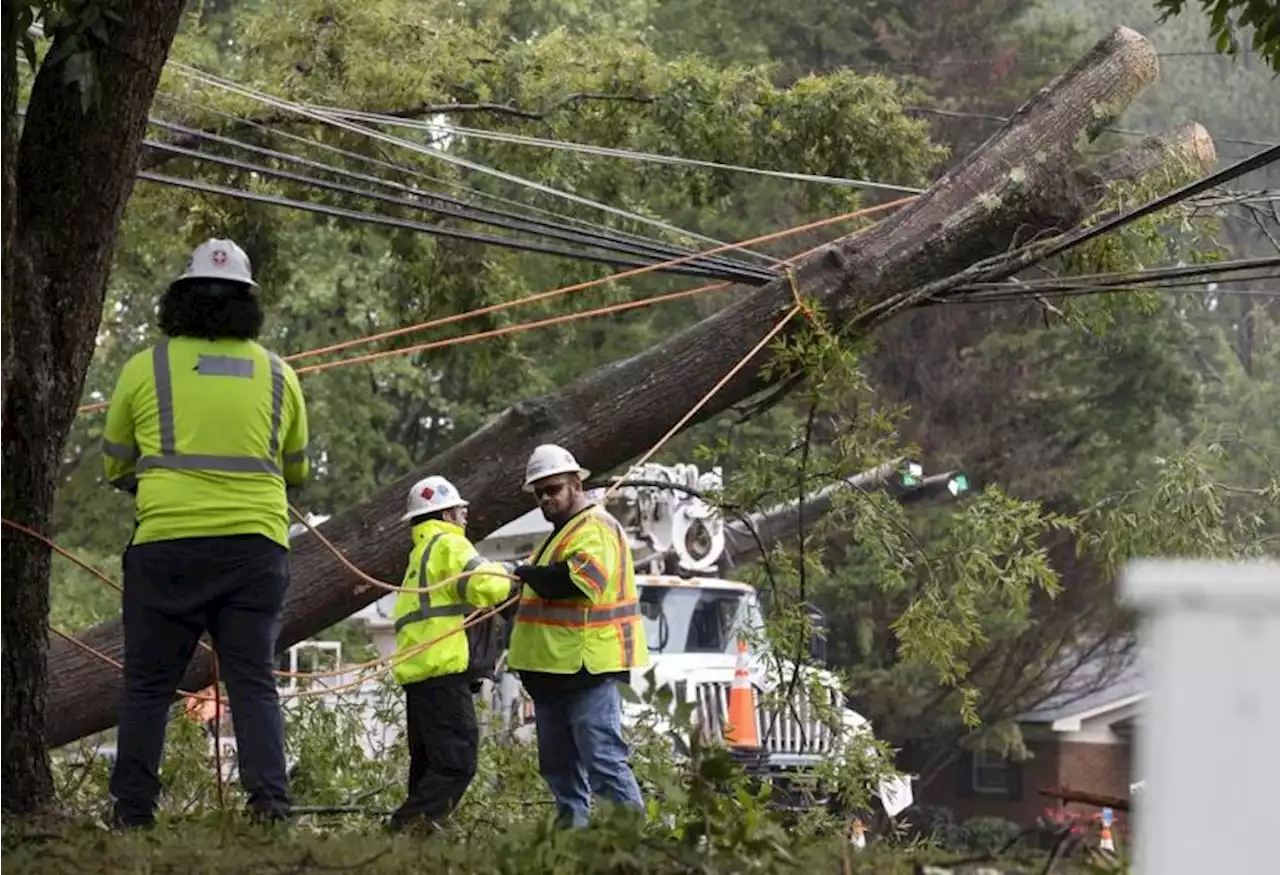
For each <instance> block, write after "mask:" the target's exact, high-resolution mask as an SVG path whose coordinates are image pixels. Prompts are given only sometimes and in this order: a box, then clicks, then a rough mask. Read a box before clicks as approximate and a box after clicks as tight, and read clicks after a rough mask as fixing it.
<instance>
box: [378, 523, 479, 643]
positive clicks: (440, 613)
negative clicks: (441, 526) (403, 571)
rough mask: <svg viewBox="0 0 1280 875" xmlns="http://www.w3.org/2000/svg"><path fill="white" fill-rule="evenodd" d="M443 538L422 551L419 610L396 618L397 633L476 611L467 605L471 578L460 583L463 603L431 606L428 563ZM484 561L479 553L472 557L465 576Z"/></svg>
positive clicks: (464, 570)
mask: <svg viewBox="0 0 1280 875" xmlns="http://www.w3.org/2000/svg"><path fill="white" fill-rule="evenodd" d="M443 537H444V533H443V532H441V533H440V534H438V535H435V536H433V537H432V538H431V540H430V541H428V542H427V548H426V549H425V550H423V551H422V559H420V560H419V562H418V586H419V587H420V588H421V589H422V590H423V592H420V593H418V608H417V610H414V611H410V612H409V613H407V614H405V615H404V616H403V617H397V618H396V632H399V631H400V630H401V629H403V628H404V627H405V626H407V625H409V624H410V623H416V622H418V621H419V620H431V619H434V618H435V617H465V616H466V615H467V614H469V613H471V612H472V611H474V610H476V608H475V607H474V606H473V605H469V604H467V603H466V598H467V582H468V581H469V580H470V579H471V578H469V577H464V578H462V579H461V580H459V581H458V596H459V597H460V598H462V599H463V601H461V602H454V603H453V604H449V605H433V604H431V593H429V592H426V588H427V584H428V578H427V563H428V562H430V561H431V549H432V548H433V547H435V545H436V541H439V540H440V539H441V538H443ZM484 561H485V560H484V557H483V556H481V555H479V554H478V553H477V554H476V555H475V556H472V557H471V561H469V562H468V563H467V564H466V566H464V567H463V569H462V572H463V574H466V573H468V572H471V571H475V570H476V569H477V568H479V567H480V566H481V565H483V564H484Z"/></svg>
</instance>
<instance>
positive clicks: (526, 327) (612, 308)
mask: <svg viewBox="0 0 1280 875" xmlns="http://www.w3.org/2000/svg"><path fill="white" fill-rule="evenodd" d="M729 285H730V283H712V284H711V285H705V286H697V287H695V288H692V289H681V290H680V291H678V292H668V293H666V294H663V295H654V296H653V297H652V298H641V299H639V300H637V301H624V302H622V303H620V304H608V305H606V306H604V307H596V308H594V309H592V310H581V311H579V312H577V313H563V314H561V315H559V316H549V317H547V318H546V319H538V320H536V321H533V322H520V323H517V324H515V325H506V326H503V327H502V328H491V329H489V330H488V331H479V332H475V333H473V334H463V335H461V336H459V337H446V338H444V339H442V340H432V341H428V342H427V343H419V344H415V345H414V346H402V347H399V348H397V349H387V350H383V351H381V352H371V353H366V354H365V355H359V356H353V357H352V358H346V359H334V360H333V361H328V362H317V363H316V364H314V365H304V366H303V367H300V368H298V369H297V374H298V376H300V377H301V376H303V375H305V374H314V373H316V372H317V371H327V370H329V369H330V368H339V367H344V366H346V365H358V364H363V363H365V362H374V361H379V360H380V359H385V358H392V357H394V356H400V355H410V354H412V353H415V352H426V351H427V350H429V349H441V348H443V347H446V346H457V345H458V344H462V343H473V342H474V341H477V340H488V339H489V338H492V337H501V336H503V335H505V334H517V333H519V332H521V331H531V330H532V329H534V328H546V327H548V326H550V325H559V324H561V323H564V322H577V321H578V320H580V319H590V318H593V317H595V316H608V315H609V314H611V313H625V312H626V311H628V310H636V309H639V308H641V307H650V306H652V305H654V304H665V303H666V302H668V301H676V300H680V299H681V298H689V297H692V296H694V295H698V294H702V293H704V292H714V291H717V290H719V289H723V288H725V287H726V286H729Z"/></svg>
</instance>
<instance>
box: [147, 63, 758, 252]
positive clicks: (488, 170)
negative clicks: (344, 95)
mask: <svg viewBox="0 0 1280 875" xmlns="http://www.w3.org/2000/svg"><path fill="white" fill-rule="evenodd" d="M170 66H172V67H173V68H174V69H175V70H176V71H177V72H178V73H179V74H180V75H183V76H186V77H187V78H189V79H193V80H195V81H197V82H202V83H204V84H206V85H212V86H214V87H216V88H221V89H223V90H226V91H230V92H232V93H234V94H239V95H240V96H242V97H248V98H251V99H253V100H257V101H259V102H260V103H264V104H266V105H268V106H274V107H276V108H277V109H283V110H285V111H287V112H292V113H294V114H297V115H301V116H304V117H307V118H311V119H313V120H315V121H321V122H324V123H326V124H330V125H333V126H334V127H338V128H343V129H345V130H348V131H352V132H354V133H359V134H364V135H365V136H367V137H370V138H372V139H375V140H379V141H382V142H384V143H389V144H391V145H395V146H400V147H402V148H406V149H409V150H410V151H413V152H417V153H418V154H421V155H426V156H429V157H432V158H435V159H437V160H440V161H444V162H446V163H450V164H455V165H457V166H460V167H466V168H467V169H469V170H474V171H476V172H478V173H484V174H488V175H492V176H496V177H497V178H499V179H505V180H507V181H508V182H514V183H517V184H519V185H524V186H527V187H529V188H532V189H534V190H537V191H541V192H543V193H546V194H551V195H554V196H556V197H561V198H564V199H566V200H569V201H572V202H574V203H578V204H581V205H583V206H588V207H592V208H594V209H597V210H601V211H603V212H607V213H611V214H613V215H618V216H622V217H625V218H628V219H631V220H633V221H638V222H643V223H645V224H648V225H652V226H654V227H658V228H662V229H663V230H665V231H667V232H670V233H675V234H680V235H683V236H685V237H687V238H690V239H697V240H701V241H703V242H707V243H712V244H714V245H716V246H723V245H724V243H723V242H721V241H719V240H716V239H715V238H712V237H707V236H705V235H702V234H698V233H696V232H693V231H686V230H684V229H682V228H679V227H676V226H675V225H672V224H670V223H668V222H663V221H661V220H659V219H653V218H650V217H648V216H643V215H641V214H639V213H633V212H630V211H629V210H623V209H620V208H618V207H614V206H610V205H608V204H604V203H600V202H598V201H594V200H591V199H590V198H585V197H581V196H579V195H576V194H572V193H570V192H566V191H562V190H560V189H557V188H555V187H553V186H549V185H544V184H542V183H540V182H535V181H533V180H530V179H525V178H523V177H521V176H517V175H516V174H513V173H507V172H506V171H502V170H498V169H496V168H493V167H489V166H487V165H484V164H480V163H479V162H476V161H471V160H469V159H466V158H462V157H459V156H457V155H452V154H450V153H449V152H447V151H442V150H436V149H429V148H427V147H425V146H422V145H420V144H418V143H415V142H413V141H411V140H406V139H404V138H402V137H392V136H389V135H387V134H384V133H382V132H381V131H378V130H375V129H374V128H369V127H364V126H362V125H356V124H352V123H350V122H347V121H344V120H343V119H340V118H335V117H332V116H327V115H325V114H324V113H317V112H313V111H311V110H309V109H306V108H304V107H302V106H301V105H300V104H297V103H294V102H292V101H286V100H281V99H279V98H276V97H272V96H271V95H270V94H267V93H266V92H263V91H259V90H257V89H253V88H248V87H245V86H242V85H239V84H237V83H235V82H232V81H230V80H227V79H223V78H221V77H219V76H214V75H212V74H210V73H206V72H204V71H202V70H199V69H197V68H195V67H192V66H189V65H187V64H183V63H180V62H177V61H171V62H170ZM744 251H746V252H747V254H749V255H754V256H756V257H757V258H763V259H765V260H768V261H772V260H773V259H771V258H770V257H769V256H767V255H763V254H761V253H757V252H753V251H751V250H744Z"/></svg>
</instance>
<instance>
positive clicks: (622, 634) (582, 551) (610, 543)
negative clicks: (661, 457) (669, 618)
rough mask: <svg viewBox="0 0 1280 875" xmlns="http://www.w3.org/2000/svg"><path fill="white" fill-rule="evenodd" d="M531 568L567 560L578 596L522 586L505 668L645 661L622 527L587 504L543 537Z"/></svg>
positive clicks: (608, 666)
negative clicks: (547, 595) (550, 595)
mask: <svg viewBox="0 0 1280 875" xmlns="http://www.w3.org/2000/svg"><path fill="white" fill-rule="evenodd" d="M533 562H534V564H535V565H540V566H548V565H553V564H555V563H557V562H567V563H568V565H569V577H570V579H571V580H572V581H573V583H574V585H575V586H576V587H577V588H578V589H579V590H580V591H581V592H582V596H583V598H582V600H581V601H574V600H569V599H553V600H547V599H541V598H539V597H538V595H537V593H535V592H534V591H533V588H532V587H529V586H526V587H525V588H524V590H523V592H522V594H521V597H520V607H519V612H518V613H517V615H516V623H515V629H514V630H513V631H512V633H511V647H510V650H509V651H508V652H507V665H508V666H510V667H511V668H512V669H516V670H525V671H539V672H547V673H549V674H575V673H577V672H578V671H579V670H581V669H583V668H586V670H587V671H588V672H590V673H591V674H604V673H607V672H615V671H624V670H627V669H630V668H635V667H643V666H646V665H648V664H649V648H648V645H647V643H646V641H645V634H644V625H643V623H642V622H641V619H640V602H639V600H638V598H637V595H636V580H635V569H634V568H633V567H632V564H631V563H632V559H631V545H630V543H628V541H627V535H626V532H625V531H623V529H622V526H621V525H620V524H619V523H618V521H617V520H615V519H614V518H613V517H612V516H610V515H609V513H608V512H607V511H606V510H604V508H602V507H599V506H598V505H592V506H590V507H588V508H586V509H585V510H583V511H582V512H581V513H579V514H577V515H576V516H574V517H573V518H572V519H570V520H569V521H568V522H567V523H565V525H564V526H562V527H561V528H560V529H559V531H557V532H554V533H553V534H552V535H551V536H550V537H549V538H547V539H546V540H545V541H543V543H542V545H541V546H540V547H539V548H538V550H537V552H536V553H535V554H534V559H533Z"/></svg>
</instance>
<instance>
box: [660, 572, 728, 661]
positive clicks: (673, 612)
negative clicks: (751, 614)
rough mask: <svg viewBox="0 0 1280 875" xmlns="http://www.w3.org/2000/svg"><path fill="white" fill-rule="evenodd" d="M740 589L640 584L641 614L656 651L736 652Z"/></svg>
mask: <svg viewBox="0 0 1280 875" xmlns="http://www.w3.org/2000/svg"><path fill="white" fill-rule="evenodd" d="M743 609H744V605H743V593H741V592H737V591H734V590H725V589H695V588H693V587H678V586H642V587H641V588H640V614H641V616H642V617H643V619H644V632H645V638H646V640H647V642H648V645H649V648H650V649H651V650H653V651H654V652H655V653H736V652H737V649H736V648H737V642H736V640H735V639H736V634H735V633H736V624H737V623H738V622H739V613H740V612H741V611H743Z"/></svg>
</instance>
